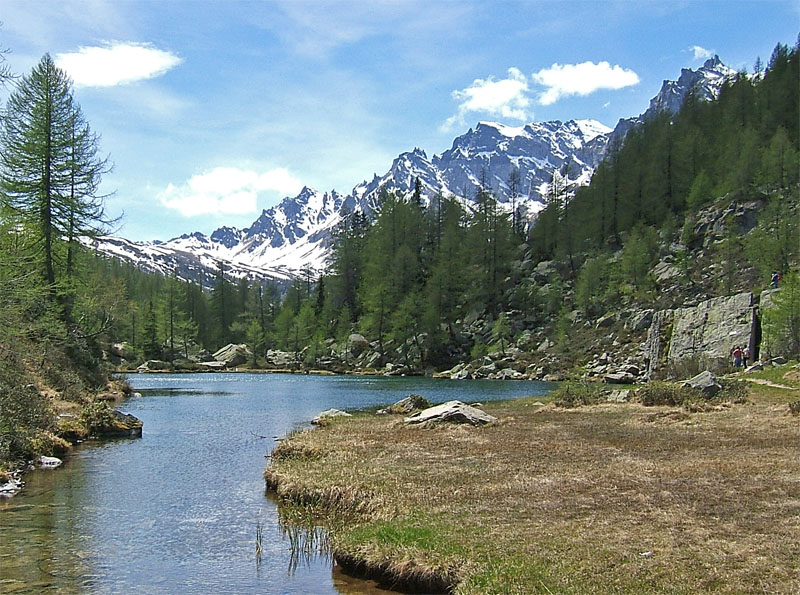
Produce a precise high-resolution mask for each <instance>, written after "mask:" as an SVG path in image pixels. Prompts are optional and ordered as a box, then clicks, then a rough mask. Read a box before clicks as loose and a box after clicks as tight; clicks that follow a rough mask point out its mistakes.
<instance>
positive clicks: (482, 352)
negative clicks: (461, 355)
mask: <svg viewBox="0 0 800 595" xmlns="http://www.w3.org/2000/svg"><path fill="white" fill-rule="evenodd" d="M487 355H489V346H488V345H486V344H484V343H481V342H477V343H475V345H473V346H472V349H471V350H470V352H469V356H470V359H472V360H473V361H474V360H476V359H481V358H483V357H486V356H487Z"/></svg>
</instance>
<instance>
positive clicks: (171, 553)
mask: <svg viewBox="0 0 800 595" xmlns="http://www.w3.org/2000/svg"><path fill="white" fill-rule="evenodd" d="M129 380H130V382H131V384H132V385H133V386H134V389H135V390H136V391H138V392H140V393H141V394H142V396H140V397H134V398H131V399H129V400H127V401H125V402H124V403H123V404H122V405H121V406H120V407H119V408H120V409H121V410H122V411H125V412H126V413H132V414H133V415H135V416H136V417H138V418H139V419H141V420H142V421H143V422H144V429H143V435H142V438H140V439H122V440H115V441H111V442H104V443H87V444H84V445H81V446H80V447H78V448H77V449H76V450H75V451H74V452H73V453H72V454H71V455H70V456H68V457H67V459H66V460H65V463H64V465H63V466H62V467H61V468H59V469H56V470H43V471H36V472H34V473H30V474H28V475H27V476H26V477H25V481H26V487H25V489H24V490H23V492H22V493H20V494H19V495H17V496H16V497H14V498H12V499H10V500H5V501H4V500H0V592H3V593H28V592H29V593H41V592H54V593H123V592H133V591H136V592H139V593H315V594H321V595H322V594H326V593H331V594H337V593H340V594H341V593H368V592H375V591H374V588H373V587H371V586H370V584H369V583H367V582H364V581H357V580H354V579H349V578H348V577H345V576H343V575H341V573H339V572H338V571H337V570H336V569H335V568H332V564H331V561H330V560H328V559H326V558H325V557H324V556H322V557H313V556H312V557H309V558H303V559H302V561H301V562H300V564H299V565H296V566H295V564H296V562H297V558H296V556H295V555H293V552H292V551H291V547H290V541H289V539H288V538H287V537H286V536H285V535H284V533H283V531H282V530H281V527H280V524H279V522H278V515H277V509H276V504H275V502H274V500H273V499H271V498H269V497H268V495H266V494H265V491H264V480H263V475H262V473H263V470H264V467H265V464H266V461H267V459H266V455H267V454H269V452H270V451H271V450H272V448H273V447H274V446H275V445H276V444H277V439H278V438H280V437H282V436H283V435H285V434H286V433H287V432H289V431H290V430H292V429H293V428H296V427H299V426H302V425H304V424H307V423H308V420H310V419H311V418H313V417H314V416H315V415H316V414H317V413H319V412H320V411H323V410H325V409H329V408H332V407H335V408H337V409H344V410H353V409H361V408H367V407H374V406H378V405H383V404H391V403H394V402H395V401H398V400H400V399H401V398H403V397H405V396H407V395H408V394H409V393H419V394H422V395H424V396H425V397H427V398H428V399H429V400H430V401H431V402H434V403H438V402H444V401H448V400H451V399H459V400H462V401H466V402H471V401H490V400H497V399H509V398H514V397H519V396H525V395H542V394H545V393H546V392H548V391H549V390H551V389H552V385H551V384H547V383H541V382H526V381H523V382H518V381H507V382H503V381H468V380H461V381H449V380H432V379H427V378H365V377H349V376H302V375H290V374H147V375H133V376H131V377H130V378H129ZM259 529H260V531H261V544H262V548H263V551H262V552H261V554H260V555H258V554H257V553H256V537H257V531H258V530H259ZM295 554H296V552H295Z"/></svg>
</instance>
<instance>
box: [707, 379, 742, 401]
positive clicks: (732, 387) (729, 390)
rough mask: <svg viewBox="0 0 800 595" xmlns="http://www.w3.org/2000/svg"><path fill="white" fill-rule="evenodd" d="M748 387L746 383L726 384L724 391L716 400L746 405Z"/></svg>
mask: <svg viewBox="0 0 800 595" xmlns="http://www.w3.org/2000/svg"><path fill="white" fill-rule="evenodd" d="M747 395H748V387H747V383H746V382H742V381H738V380H737V381H732V382H727V381H726V382H724V383H723V385H722V390H721V391H720V392H719V393H718V394H717V395H716V396H715V397H714V400H717V401H725V402H729V403H744V402H746V401H747Z"/></svg>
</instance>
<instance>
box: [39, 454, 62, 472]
mask: <svg viewBox="0 0 800 595" xmlns="http://www.w3.org/2000/svg"><path fill="white" fill-rule="evenodd" d="M62 462H63V461H62V460H61V459H59V458H58V457H44V456H42V457H39V458H38V459H36V463H37V464H38V465H39V467H41V468H42V469H55V468H56V467H60V466H61V463H62Z"/></svg>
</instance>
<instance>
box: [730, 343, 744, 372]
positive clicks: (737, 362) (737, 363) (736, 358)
mask: <svg viewBox="0 0 800 595" xmlns="http://www.w3.org/2000/svg"><path fill="white" fill-rule="evenodd" d="M732 353H733V367H734V368H741V367H742V348H741V347H739V346H738V345H736V346H735V347H734V348H733V352H732Z"/></svg>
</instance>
